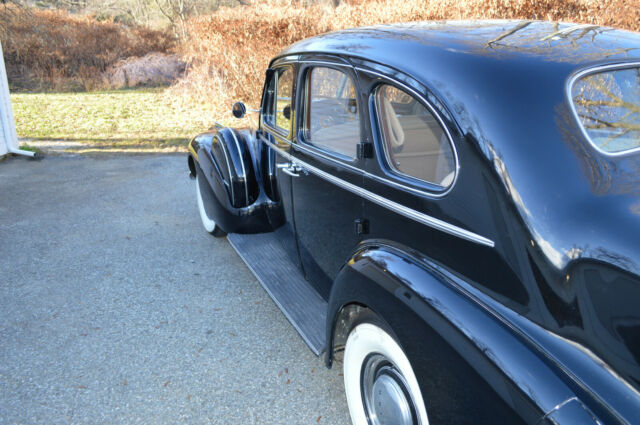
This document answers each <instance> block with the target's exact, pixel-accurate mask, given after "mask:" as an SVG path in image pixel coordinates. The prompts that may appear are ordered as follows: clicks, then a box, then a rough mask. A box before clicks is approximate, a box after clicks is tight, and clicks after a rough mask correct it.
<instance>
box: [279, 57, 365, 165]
mask: <svg viewBox="0 0 640 425" xmlns="http://www.w3.org/2000/svg"><path fill="white" fill-rule="evenodd" d="M300 63H301V64H304V65H306V68H303V69H300V70H298V72H299V73H303V77H304V78H303V82H302V83H303V84H304V86H303V94H302V97H303V99H302V100H303V101H304V103H305V104H306V99H307V96H308V93H307V92H308V87H307V72H308V70H307V68H309V69H310V70H313V69H314V68H316V67H318V68H322V67H324V68H327V67H328V68H329V69H331V66H334V65H337V66H342V67H345V68H349V69H351V70H353V67H352V66H351V65H348V64H344V63H337V64H334V63H332V62H325V61H313V60H309V61H300ZM318 64H319V65H320V66H318ZM340 72H342V73H343V74H344V75H345V76H346V77H347V78H348V79H349V81H350V82H351V85H352V86H353V89H354V91H355V92H356V107H357V108H358V127H360V126H361V124H362V123H361V122H360V119H361V116H360V109H359V107H360V102H359V101H358V92H357V90H356V89H357V85H356V81H354V79H353V78H352V76H353V77H356V78H357V75H356V74H355V73H353V72H352V74H353V75H349V74H348V73H346V72H343V71H340ZM298 103H300V102H299V101H297V100H296V106H298V105H297V104H298ZM306 113H307V109H306V108H305V107H303V110H302V115H300V117H301V118H300V119H302V120H303V121H304V120H305V119H306V117H305V115H304V114H306ZM295 124H296V123H294V133H295V134H296V135H297V136H298V137H297V139H298V140H299V141H300V143H298V144H296V146H299V147H301V148H302V147H304V148H305V149H304V151H305V152H307V153H314V154H317V155H319V156H322V157H323V158H327V156H326V155H330V156H332V157H333V159H334V160H338V161H341V162H340V163H344V164H345V165H348V166H349V167H351V168H355V167H353V166H351V165H350V164H354V163H355V162H357V161H358V159H359V158H358V156H357V155H356V156H355V157H350V156H347V155H343V154H341V153H340V152H335V151H332V150H330V149H325V148H323V147H322V146H318V145H314V144H313V143H310V142H307V141H306V140H305V137H300V130H299V131H298V132H295ZM303 128H304V129H303V130H302V134H303V136H304V133H305V132H306V131H307V129H306V127H304V126H303ZM359 133H360V134H359V136H360V139H361V140H362V128H359ZM292 139H293V138H292ZM358 143H360V141H358ZM358 143H356V148H357V145H358ZM315 151H321V152H323V153H325V155H323V154H322V153H320V152H317V153H316V152H315ZM327 159H328V158H327ZM358 170H359V169H358Z"/></svg>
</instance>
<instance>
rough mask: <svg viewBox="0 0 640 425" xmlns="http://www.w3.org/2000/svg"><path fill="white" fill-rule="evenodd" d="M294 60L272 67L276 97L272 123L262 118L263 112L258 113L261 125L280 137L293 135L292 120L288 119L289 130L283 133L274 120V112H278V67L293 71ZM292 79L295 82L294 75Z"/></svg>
mask: <svg viewBox="0 0 640 425" xmlns="http://www.w3.org/2000/svg"><path fill="white" fill-rule="evenodd" d="M294 64H295V63H294V62H291V63H284V64H278V65H277V66H275V67H274V68H273V69H274V71H276V72H275V74H276V75H275V77H274V78H275V79H276V82H275V90H274V93H275V95H274V96H275V99H276V105H275V106H274V111H273V123H274V125H271V124H269V123H268V122H266V121H265V120H264V114H260V121H261V122H262V125H263V126H264V127H266V128H268V129H269V130H271V131H272V132H274V133H276V134H279V135H281V136H282V137H288V138H292V137H293V120H289V121H290V127H289V131H288V132H287V133H286V134H285V133H284V129H283V128H280V127H278V126H277V125H276V124H275V122H276V114H277V113H278V107H277V103H278V100H277V99H278V71H277V70H278V69H280V68H289V69H290V70H291V72H294V67H293V65H294ZM293 81H294V82H295V75H294V76H293ZM291 98H292V99H293V87H292V88H291ZM260 109H262V105H261V106H260Z"/></svg>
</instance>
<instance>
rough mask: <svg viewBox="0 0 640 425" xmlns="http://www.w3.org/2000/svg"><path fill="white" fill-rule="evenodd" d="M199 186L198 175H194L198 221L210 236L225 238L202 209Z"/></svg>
mask: <svg viewBox="0 0 640 425" xmlns="http://www.w3.org/2000/svg"><path fill="white" fill-rule="evenodd" d="M200 184H201V183H200V174H196V193H197V197H198V211H200V220H201V221H202V226H203V227H204V229H205V230H206V231H207V232H208V233H210V234H212V235H213V236H215V237H217V238H219V237H222V236H225V235H226V233H225V232H224V230H222V229H221V228H220V226H218V225H217V224H216V222H215V221H214V220H213V219H211V218H210V217H209V214H207V211H206V210H205V208H204V202H203V201H202V193H201V192H200V191H201V189H200Z"/></svg>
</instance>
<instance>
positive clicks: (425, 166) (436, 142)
mask: <svg viewBox="0 0 640 425" xmlns="http://www.w3.org/2000/svg"><path fill="white" fill-rule="evenodd" d="M376 105H377V107H376V109H377V114H378V122H379V125H380V131H381V133H382V140H383V143H384V150H385V155H386V158H387V161H388V163H389V166H390V167H391V169H392V170H394V171H396V172H398V173H400V174H403V175H406V176H409V177H413V178H416V179H419V180H423V181H426V182H429V183H433V184H436V185H438V186H442V187H449V186H450V185H451V184H452V183H453V180H454V177H455V156H454V152H453V147H452V145H451V142H450V141H449V138H448V136H447V133H446V132H445V131H444V129H443V128H442V126H441V125H440V123H439V122H438V120H437V119H436V118H435V117H434V115H433V114H432V113H431V111H430V110H429V109H427V107H425V106H424V105H423V104H422V103H420V102H419V101H418V100H417V99H416V98H414V97H413V96H411V95H410V94H408V93H406V92H404V91H402V90H400V89H398V88H396V87H394V86H391V85H388V84H383V85H381V86H379V87H378V89H377V92H376Z"/></svg>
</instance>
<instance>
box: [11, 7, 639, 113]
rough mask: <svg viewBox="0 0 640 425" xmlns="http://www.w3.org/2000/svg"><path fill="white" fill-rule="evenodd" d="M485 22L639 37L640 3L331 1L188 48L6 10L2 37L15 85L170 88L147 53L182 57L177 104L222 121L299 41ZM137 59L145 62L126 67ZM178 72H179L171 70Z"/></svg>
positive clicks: (201, 26)
mask: <svg viewBox="0 0 640 425" xmlns="http://www.w3.org/2000/svg"><path fill="white" fill-rule="evenodd" d="M318 2H321V3H318ZM3 10H4V12H3ZM7 11H9V12H10V13H7ZM484 18H488V19H505V18H508V19H543V20H553V21H567V22H568V21H571V22H579V23H593V24H599V25H606V26H613V27H618V28H625V29H631V30H636V31H637V30H640V0H608V1H602V0H389V1H380V0H347V2H344V1H343V2H342V3H341V4H340V5H339V6H338V7H334V6H333V1H329V0H266V1H261V0H255V1H254V4H253V5H250V6H240V7H235V8H221V9H219V10H218V11H217V12H216V13H214V14H211V15H208V16H201V17H198V18H194V19H191V20H190V21H188V22H187V26H186V30H187V32H188V37H187V41H185V42H183V43H181V44H180V45H179V46H174V41H173V38H172V37H171V35H170V34H169V33H168V32H163V31H157V30H152V29H147V28H144V27H135V26H134V27H128V26H123V25H120V24H116V23H113V22H98V21H97V20H96V19H95V18H93V17H91V16H86V17H78V16H74V15H71V14H68V13H66V12H61V11H42V10H37V9H15V8H13V9H12V8H11V7H10V6H9V9H7V8H6V7H3V8H0V21H2V24H0V38H1V39H2V44H3V48H4V55H5V60H6V62H7V67H8V70H9V73H10V76H9V77H10V81H11V82H12V85H13V87H19V86H21V84H20V83H21V82H29V81H39V82H40V84H42V82H44V84H45V88H54V89H61V88H69V85H70V82H71V85H75V87H76V88H84V89H92V88H104V87H120V86H131V85H135V84H136V83H138V82H141V81H142V82H144V81H147V80H146V79H147V77H148V76H152V74H153V75H156V74H157V75H161V76H165V75H167V76H168V75H169V74H171V75H170V76H169V77H167V79H166V81H169V80H171V79H172V78H175V75H178V74H180V72H179V71H181V70H182V62H180V61H177V62H176V61H175V59H174V57H171V56H166V57H165V59H166V60H165V59H163V60H156V59H157V56H147V57H145V55H147V54H149V53H151V52H165V53H166V52H177V53H178V54H180V55H182V57H183V58H184V60H185V61H186V62H187V72H186V74H185V75H184V76H183V77H182V78H181V79H180V80H179V81H178V82H177V83H176V84H175V85H174V87H173V88H172V89H171V94H172V95H177V96H172V97H173V98H174V100H175V99H183V102H185V103H187V102H194V101H196V102H199V103H201V104H206V105H207V107H208V108H210V110H211V112H212V114H216V115H219V114H221V113H225V114H226V112H227V110H228V108H229V106H230V105H231V103H232V102H233V101H234V100H243V101H245V102H247V103H249V104H251V105H256V104H257V103H258V97H259V95H260V92H261V89H262V83H263V77H264V69H265V68H266V66H267V64H268V61H269V59H270V58H271V57H273V56H274V55H275V54H276V53H277V52H279V51H280V50H281V49H282V48H284V47H285V46H287V45H289V44H291V43H293V42H296V41H298V40H301V39H304V38H307V37H310V36H313V35H317V34H320V33H324V32H327V31H332V30H337V29H342V28H349V27H357V26H363V25H373V24H378V23H391V22H407V21H423V20H441V19H484ZM132 57H133V58H135V57H137V58H138V59H127V58H132ZM149 58H154V59H153V60H150V59H149ZM152 62H153V63H152ZM165 62H166V63H165ZM149 64H151V65H149ZM153 64H155V65H153ZM152 65H153V66H152ZM172 67H175V70H177V71H176V72H174V73H172V72H173V71H172V72H169V71H171V70H172V69H173V68H172ZM170 68H171V69H170ZM167 70H169V71H167ZM146 71H149V72H148V73H147V74H149V75H146V74H145V72H146ZM163 78H164V77H163ZM24 85H27V84H26V83H25V84H24Z"/></svg>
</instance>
